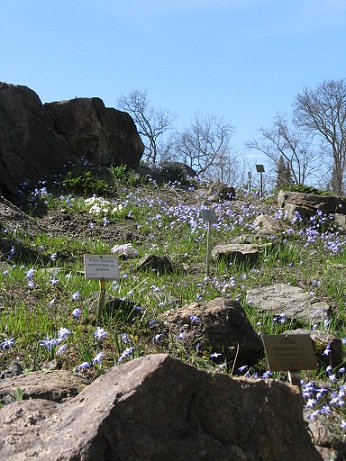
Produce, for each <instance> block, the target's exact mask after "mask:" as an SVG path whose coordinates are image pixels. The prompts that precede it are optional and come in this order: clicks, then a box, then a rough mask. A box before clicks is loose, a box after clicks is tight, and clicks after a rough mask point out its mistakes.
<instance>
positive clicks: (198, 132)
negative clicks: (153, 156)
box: [170, 114, 235, 181]
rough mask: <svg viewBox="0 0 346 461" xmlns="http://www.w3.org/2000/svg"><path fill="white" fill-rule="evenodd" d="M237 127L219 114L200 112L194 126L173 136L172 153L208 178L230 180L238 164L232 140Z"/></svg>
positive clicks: (171, 154) (172, 156) (193, 122)
mask: <svg viewBox="0 0 346 461" xmlns="http://www.w3.org/2000/svg"><path fill="white" fill-rule="evenodd" d="M233 131H234V128H233V127H232V126H231V125H230V124H229V123H226V122H224V120H223V119H222V118H220V119H218V118H217V117H216V116H215V115H206V116H201V115H200V114H196V115H195V118H194V120H193V121H192V123H191V126H189V127H187V128H184V129H183V130H182V131H181V132H176V133H174V134H173V136H172V140H171V148H170V157H171V158H174V159H175V160H180V161H182V162H183V163H186V164H187V165H188V166H190V167H191V168H193V169H194V170H195V171H196V173H197V175H199V176H201V177H204V178H206V179H215V178H219V179H221V180H223V181H226V180H229V179H230V176H231V169H232V168H234V167H235V164H234V159H231V155H230V152H231V146H230V141H231V137H232V133H233Z"/></svg>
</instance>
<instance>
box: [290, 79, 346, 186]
mask: <svg viewBox="0 0 346 461" xmlns="http://www.w3.org/2000/svg"><path fill="white" fill-rule="evenodd" d="M294 115H295V124H296V126H300V127H302V128H304V129H305V130H306V131H307V133H308V134H311V135H312V136H314V135H317V136H318V137H319V138H320V139H321V145H322V148H323V151H324V152H325V153H326V154H327V155H328V156H329V157H330V158H331V160H332V165H333V166H332V177H331V181H332V184H331V186H332V190H333V191H334V192H336V193H337V194H339V195H341V194H343V193H344V183H343V179H344V174H345V168H346V80H345V79H342V80H328V81H324V82H322V83H321V84H320V85H318V86H317V88H316V89H315V90H308V89H304V91H303V92H302V93H301V94H298V96H297V98H296V101H295V105H294Z"/></svg>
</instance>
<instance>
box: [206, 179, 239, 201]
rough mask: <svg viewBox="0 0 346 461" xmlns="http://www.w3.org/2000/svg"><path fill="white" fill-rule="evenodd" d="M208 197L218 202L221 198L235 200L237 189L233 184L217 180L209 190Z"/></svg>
mask: <svg viewBox="0 0 346 461" xmlns="http://www.w3.org/2000/svg"><path fill="white" fill-rule="evenodd" d="M208 197H209V200H210V201H212V202H217V201H219V200H234V199H235V189H234V187H232V186H229V185H227V184H224V183H222V182H221V181H219V180H216V181H214V182H213V183H212V184H211V186H210V188H209V190H208Z"/></svg>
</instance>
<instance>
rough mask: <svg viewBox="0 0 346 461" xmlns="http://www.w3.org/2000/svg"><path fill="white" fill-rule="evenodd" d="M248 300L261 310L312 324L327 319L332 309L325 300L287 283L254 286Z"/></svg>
mask: <svg viewBox="0 0 346 461" xmlns="http://www.w3.org/2000/svg"><path fill="white" fill-rule="evenodd" d="M246 302H247V303H248V304H252V305H253V306H255V307H256V308H257V309H258V310H259V311H261V312H265V311H268V312H270V313H272V315H273V317H277V316H280V317H281V319H287V320H301V321H303V322H305V323H312V324H315V323H319V322H323V321H324V320H326V319H327V318H328V315H329V311H330V306H329V304H328V303H326V302H325V301H319V300H318V299H317V298H315V297H314V296H311V295H310V293H308V292H306V291H305V290H303V289H302V288H300V287H293V286H291V285H288V284H285V283H277V284H275V285H270V286H267V287H259V288H252V289H250V290H248V291H247V293H246Z"/></svg>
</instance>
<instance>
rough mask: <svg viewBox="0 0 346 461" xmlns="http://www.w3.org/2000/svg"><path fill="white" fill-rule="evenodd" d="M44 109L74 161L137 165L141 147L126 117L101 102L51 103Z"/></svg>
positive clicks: (134, 128)
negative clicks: (68, 147) (70, 151)
mask: <svg viewBox="0 0 346 461" xmlns="http://www.w3.org/2000/svg"><path fill="white" fill-rule="evenodd" d="M45 108H46V110H47V112H48V113H49V114H50V115H51V117H52V119H53V120H54V124H55V130H56V132H57V133H59V134H60V135H62V136H63V137H64V139H66V140H67V141H68V143H69V145H70V146H71V149H72V151H73V153H74V155H75V156H76V157H78V158H81V157H85V158H86V159H87V160H88V161H90V162H91V163H93V164H95V165H106V166H111V165H112V166H118V165H127V166H130V167H136V166H137V165H138V164H139V162H140V159H141V157H142V155H143V152H144V144H143V142H142V140H141V138H140V136H139V134H138V132H137V129H136V126H135V124H134V121H133V120H132V118H131V116H130V115H129V114H128V113H126V112H121V111H119V110H116V109H113V108H109V107H105V105H104V103H103V101H102V99H100V98H75V99H71V100H69V101H59V102H51V103H46V104H45Z"/></svg>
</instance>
